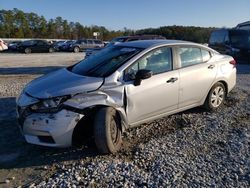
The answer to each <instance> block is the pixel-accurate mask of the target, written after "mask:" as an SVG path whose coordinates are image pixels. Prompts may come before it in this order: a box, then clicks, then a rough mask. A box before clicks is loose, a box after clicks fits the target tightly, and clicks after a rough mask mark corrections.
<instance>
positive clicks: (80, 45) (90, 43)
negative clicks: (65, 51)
mask: <svg viewBox="0 0 250 188" xmlns="http://www.w3.org/2000/svg"><path fill="white" fill-rule="evenodd" d="M103 47H104V43H103V42H102V41H101V40H98V39H81V40H77V41H76V42H75V43H73V44H71V45H70V48H69V51H72V52H80V51H83V50H85V49H89V48H103Z"/></svg>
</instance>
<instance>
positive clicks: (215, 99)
mask: <svg viewBox="0 0 250 188" xmlns="http://www.w3.org/2000/svg"><path fill="white" fill-rule="evenodd" d="M224 94H225V91H224V89H223V87H221V86H217V87H216V88H214V90H213V91H212V94H211V101H210V102H211V105H212V106H213V107H214V108H217V107H219V106H220V105H221V103H222V102H223V100H224Z"/></svg>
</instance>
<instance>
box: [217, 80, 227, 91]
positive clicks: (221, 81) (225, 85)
mask: <svg viewBox="0 0 250 188" xmlns="http://www.w3.org/2000/svg"><path fill="white" fill-rule="evenodd" d="M218 82H220V83H222V84H223V85H224V87H225V89H226V95H227V94H228V85H227V83H226V82H225V81H223V80H220V81H218Z"/></svg>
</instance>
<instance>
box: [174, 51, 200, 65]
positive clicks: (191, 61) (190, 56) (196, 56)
mask: <svg viewBox="0 0 250 188" xmlns="http://www.w3.org/2000/svg"><path fill="white" fill-rule="evenodd" d="M178 55H179V57H180V61H181V67H188V66H191V65H196V64H199V63H203V57H202V53H201V49H200V48H196V47H180V48H178ZM204 55H205V54H204ZM204 57H205V56H204Z"/></svg>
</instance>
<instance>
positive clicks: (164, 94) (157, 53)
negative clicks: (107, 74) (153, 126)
mask: <svg viewBox="0 0 250 188" xmlns="http://www.w3.org/2000/svg"><path fill="white" fill-rule="evenodd" d="M141 69H147V70H151V71H152V72H153V76H152V77H151V78H148V79H145V80H142V82H141V84H140V85H139V86H135V85H134V84H133V79H134V75H135V74H136V72H137V71H138V70H141ZM178 79H179V72H178V70H173V63H172V53H171V48H169V47H162V48H158V49H155V50H153V51H151V52H149V53H147V54H146V55H145V56H143V57H142V58H140V59H139V60H138V61H137V62H136V63H134V64H133V65H132V66H131V67H129V68H128V69H127V70H126V71H125V80H126V82H127V83H126V85H125V91H126V96H127V108H126V113H127V116H128V123H129V124H130V125H133V124H138V123H140V122H144V121H146V120H148V119H150V118H153V117H157V116H160V115H162V114H164V113H166V112H169V111H173V110H176V109H177V105H178V88H179V80H178Z"/></svg>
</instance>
